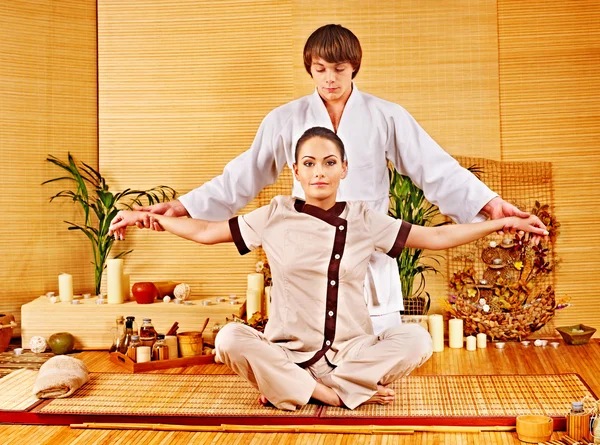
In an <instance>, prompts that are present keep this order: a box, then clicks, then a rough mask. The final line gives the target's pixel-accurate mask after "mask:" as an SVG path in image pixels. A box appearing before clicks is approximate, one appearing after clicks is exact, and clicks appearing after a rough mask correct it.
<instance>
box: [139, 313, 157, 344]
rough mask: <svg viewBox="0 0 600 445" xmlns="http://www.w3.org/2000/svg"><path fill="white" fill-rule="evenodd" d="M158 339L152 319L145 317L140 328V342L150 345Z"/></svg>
mask: <svg viewBox="0 0 600 445" xmlns="http://www.w3.org/2000/svg"><path fill="white" fill-rule="evenodd" d="M155 341H156V329H154V326H152V320H151V319H149V318H144V323H143V324H142V327H141V328H140V342H142V346H150V347H152V346H153V345H154V342H155Z"/></svg>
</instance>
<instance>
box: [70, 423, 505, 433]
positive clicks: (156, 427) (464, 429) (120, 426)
mask: <svg viewBox="0 0 600 445" xmlns="http://www.w3.org/2000/svg"><path fill="white" fill-rule="evenodd" d="M71 428H74V429H111V430H152V431H192V432H223V433H324V434H413V433H415V432H435V433H481V432H488V431H493V432H506V431H514V430H515V427H514V426H489V427H487V426H482V427H475V426H422V425H397V426H393V425H391V426H379V425H364V426H345V425H342V426H339V425H227V424H223V425H218V426H217V425H215V426H199V425H168V424H158V423H154V424H151V423H80V424H71Z"/></svg>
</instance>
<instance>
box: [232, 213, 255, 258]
mask: <svg viewBox="0 0 600 445" xmlns="http://www.w3.org/2000/svg"><path fill="white" fill-rule="evenodd" d="M229 230H230V231H231V237H232V238H233V242H234V243H235V247H237V250H238V252H239V253H240V255H246V254H247V253H248V252H250V249H248V246H246V243H245V242H244V238H242V232H240V222H239V221H238V217H237V216H234V217H233V218H231V219H230V220H229Z"/></svg>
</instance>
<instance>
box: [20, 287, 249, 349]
mask: <svg viewBox="0 0 600 445" xmlns="http://www.w3.org/2000/svg"><path fill="white" fill-rule="evenodd" d="M206 300H211V301H212V304H211V305H209V306H204V305H203V304H202V301H203V300H191V301H192V302H193V303H194V304H193V305H183V304H175V303H173V302H170V303H163V302H157V303H152V304H137V303H136V302H135V301H127V302H125V303H123V304H101V305H98V304H96V301H95V299H88V300H84V299H81V301H80V303H79V304H71V303H66V302H65V303H60V302H59V303H54V304H52V303H51V302H50V300H49V299H48V298H46V297H45V296H43V297H39V298H37V299H35V300H34V301H32V302H31V303H27V304H24V305H23V306H21V340H22V342H23V347H24V348H28V347H29V341H30V340H31V337H33V336H36V335H41V336H42V337H44V338H46V339H48V338H49V337H50V336H51V335H52V334H54V333H56V332H70V333H71V334H72V335H73V336H74V337H75V349H83V350H90V349H100V350H108V349H110V347H111V345H112V343H113V332H112V330H113V328H115V327H116V322H115V321H116V319H117V317H119V316H121V315H122V316H123V317H126V316H130V315H131V316H134V317H135V320H136V323H137V325H138V328H139V327H140V326H141V324H142V319H143V318H151V319H152V324H153V325H154V327H155V328H156V330H157V332H158V333H161V334H164V333H166V332H167V331H168V330H169V328H170V327H171V326H172V325H173V323H174V322H176V321H177V322H179V330H178V332H185V331H199V330H201V329H202V325H203V324H204V320H206V318H210V322H209V324H208V326H207V327H206V329H205V331H204V340H205V341H206V342H208V343H213V334H212V327H213V326H214V325H215V324H224V323H225V318H226V317H227V318H230V319H231V318H232V314H235V315H237V316H239V317H241V316H242V315H243V314H244V311H245V307H246V305H245V302H242V303H238V304H229V301H225V302H222V303H216V301H215V299H214V298H212V299H210V298H209V299H206Z"/></svg>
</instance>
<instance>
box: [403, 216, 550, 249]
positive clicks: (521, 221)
mask: <svg viewBox="0 0 600 445" xmlns="http://www.w3.org/2000/svg"><path fill="white" fill-rule="evenodd" d="M499 230H503V231H505V232H510V233H514V232H516V231H524V232H529V233H532V234H534V235H540V236H548V231H547V230H546V227H545V226H544V224H542V222H541V221H540V219H539V218H538V217H537V216H535V215H531V216H528V217H527V218H520V217H518V216H511V217H508V218H500V219H494V220H490V221H484V222H481V223H474V224H453V225H448V226H440V227H423V226H416V225H414V226H412V228H411V230H410V233H409V234H408V238H407V239H406V244H405V247H408V248H416V249H431V250H442V249H449V248H451V247H456V246H460V245H462V244H467V243H470V242H471V241H475V240H477V239H479V238H483V237H484V236H486V235H489V234H490V233H494V232H497V231H499Z"/></svg>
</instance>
